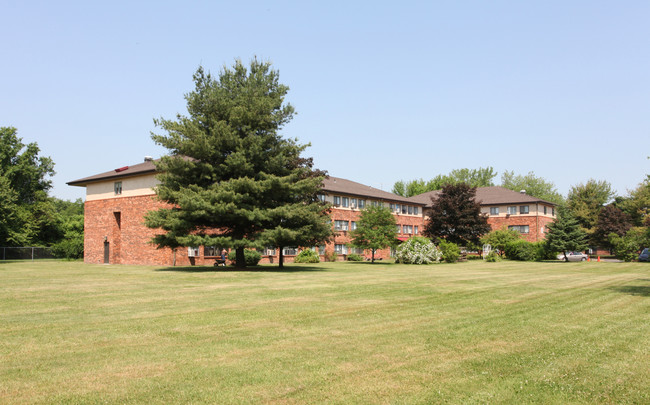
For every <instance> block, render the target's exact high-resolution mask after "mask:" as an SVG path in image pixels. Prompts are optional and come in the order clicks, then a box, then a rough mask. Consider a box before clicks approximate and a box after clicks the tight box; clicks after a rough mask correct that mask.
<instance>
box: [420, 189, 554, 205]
mask: <svg viewBox="0 0 650 405" xmlns="http://www.w3.org/2000/svg"><path fill="white" fill-rule="evenodd" d="M439 195H440V190H435V191H429V192H427V193H423V194H418V195H415V196H413V197H409V200H411V201H413V202H418V203H420V204H425V205H426V206H428V207H430V206H431V198H432V197H433V198H434V199H436V198H438V196H439ZM476 201H478V202H479V203H480V204H481V205H504V204H533V203H544V204H549V205H557V204H555V203H552V202H550V201H546V200H542V199H541V198H537V197H533V196H531V195H528V194H526V193H521V192H516V191H512V190H510V189H507V188H505V187H501V186H493V187H477V188H476Z"/></svg>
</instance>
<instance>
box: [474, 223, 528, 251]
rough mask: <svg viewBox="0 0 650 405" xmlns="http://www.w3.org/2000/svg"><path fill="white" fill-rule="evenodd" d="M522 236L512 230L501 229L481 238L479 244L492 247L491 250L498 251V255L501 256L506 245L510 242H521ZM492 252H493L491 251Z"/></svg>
mask: <svg viewBox="0 0 650 405" xmlns="http://www.w3.org/2000/svg"><path fill="white" fill-rule="evenodd" d="M521 239H522V236H521V234H520V233H519V232H517V231H515V230H514V229H508V228H505V227H504V228H502V229H495V230H494V231H491V232H490V233H488V234H487V235H485V236H483V237H482V238H481V243H482V244H484V245H486V244H489V245H490V246H492V249H497V250H499V255H503V251H504V250H505V248H506V245H507V244H508V243H510V242H514V241H518V240H521ZM492 251H494V250H492Z"/></svg>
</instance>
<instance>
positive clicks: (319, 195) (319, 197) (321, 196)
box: [318, 194, 325, 202]
mask: <svg viewBox="0 0 650 405" xmlns="http://www.w3.org/2000/svg"><path fill="white" fill-rule="evenodd" d="M318 199H319V200H320V201H321V202H325V194H318Z"/></svg>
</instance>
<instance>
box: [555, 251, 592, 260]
mask: <svg viewBox="0 0 650 405" xmlns="http://www.w3.org/2000/svg"><path fill="white" fill-rule="evenodd" d="M565 253H566V259H565V258H564V255H563V254H559V255H557V259H558V260H566V261H568V262H584V261H586V260H587V259H588V258H589V255H588V254H586V253H582V252H565Z"/></svg>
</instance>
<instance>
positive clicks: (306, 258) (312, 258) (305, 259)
mask: <svg viewBox="0 0 650 405" xmlns="http://www.w3.org/2000/svg"><path fill="white" fill-rule="evenodd" d="M293 261H294V262H295V263H319V262H320V257H318V253H316V252H314V251H313V250H311V249H304V250H302V251H300V253H298V255H297V256H296V257H295V259H293Z"/></svg>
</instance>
